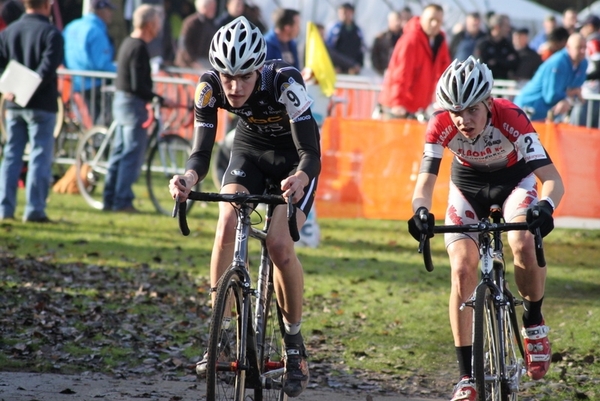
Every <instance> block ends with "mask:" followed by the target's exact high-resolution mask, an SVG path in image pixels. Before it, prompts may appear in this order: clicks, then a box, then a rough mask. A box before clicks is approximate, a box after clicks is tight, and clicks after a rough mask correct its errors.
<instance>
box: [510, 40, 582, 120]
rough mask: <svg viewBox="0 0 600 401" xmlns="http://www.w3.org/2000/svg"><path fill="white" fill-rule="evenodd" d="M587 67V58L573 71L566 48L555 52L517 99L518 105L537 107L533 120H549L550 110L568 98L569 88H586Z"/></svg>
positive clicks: (515, 101)
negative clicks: (583, 86)
mask: <svg viewBox="0 0 600 401" xmlns="http://www.w3.org/2000/svg"><path fill="white" fill-rule="evenodd" d="M587 65H588V62H587V60H585V59H584V60H583V61H582V62H581V63H579V65H578V66H577V68H573V63H572V62H571V59H570V57H569V55H568V53H567V50H566V49H562V50H560V51H558V52H556V53H554V54H553V55H552V56H550V58H548V59H547V60H546V61H544V62H543V63H542V64H541V65H540V67H539V68H538V69H537V71H536V72H535V75H534V76H533V78H532V79H531V81H529V82H528V83H527V84H525V86H524V87H523V89H521V92H520V93H519V94H518V95H517V97H515V100H514V103H515V104H516V105H517V106H519V107H521V108H523V107H531V108H533V109H534V111H535V112H534V114H533V116H532V118H531V119H532V120H533V121H536V120H544V119H546V115H547V113H548V110H550V109H551V108H552V107H554V106H555V105H556V104H557V103H558V102H559V101H561V100H563V99H564V98H566V97H567V90H568V89H573V88H579V87H581V85H583V82H584V81H585V70H586V69H587Z"/></svg>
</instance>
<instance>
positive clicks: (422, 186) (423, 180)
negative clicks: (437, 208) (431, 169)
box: [412, 172, 437, 212]
mask: <svg viewBox="0 0 600 401" xmlns="http://www.w3.org/2000/svg"><path fill="white" fill-rule="evenodd" d="M436 181H437V175H436V174H432V173H424V172H422V173H419V175H418V176H417V183H416V185H415V191H414V193H413V198H412V209H413V212H416V211H417V209H419V208H420V207H426V208H427V210H429V209H431V200H432V198H433V189H434V187H435V182H436Z"/></svg>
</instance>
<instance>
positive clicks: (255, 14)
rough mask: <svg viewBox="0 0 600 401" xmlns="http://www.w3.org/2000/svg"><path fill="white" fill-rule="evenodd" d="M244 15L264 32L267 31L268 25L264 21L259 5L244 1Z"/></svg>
mask: <svg viewBox="0 0 600 401" xmlns="http://www.w3.org/2000/svg"><path fill="white" fill-rule="evenodd" d="M244 4H245V5H244V17H246V19H248V21H250V22H251V23H252V24H254V25H256V27H257V28H258V29H259V30H260V31H261V32H262V33H265V32H267V26H266V25H265V23H264V22H263V18H262V11H261V9H260V7H259V6H257V5H255V4H251V3H244Z"/></svg>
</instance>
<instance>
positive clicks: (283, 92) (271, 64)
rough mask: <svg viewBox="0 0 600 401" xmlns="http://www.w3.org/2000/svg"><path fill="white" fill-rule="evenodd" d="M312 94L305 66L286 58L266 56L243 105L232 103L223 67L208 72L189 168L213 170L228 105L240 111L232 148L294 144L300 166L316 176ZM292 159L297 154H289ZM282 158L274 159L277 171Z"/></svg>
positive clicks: (200, 90)
mask: <svg viewBox="0 0 600 401" xmlns="http://www.w3.org/2000/svg"><path fill="white" fill-rule="evenodd" d="M311 104H312V100H311V99H310V98H309V97H308V95H307V93H306V88H305V86H304V81H303V79H302V76H301V75H300V71H298V70H297V69H296V68H294V67H292V66H290V65H289V64H287V63H285V62H283V61H281V60H270V61H267V62H266V63H265V65H264V67H263V68H262V70H261V71H260V72H259V78H258V80H257V84H256V88H255V90H254V92H253V93H252V94H251V95H250V97H249V98H248V100H247V101H246V103H245V104H244V105H243V106H242V107H240V108H234V107H232V106H231V105H230V104H229V102H228V101H227V98H226V97H225V93H224V90H223V86H222V83H221V79H220V77H219V73H218V72H217V71H216V70H210V71H208V72H206V73H204V74H203V75H202V76H201V77H200V80H199V83H198V86H197V87H196V94H195V105H194V143H193V149H192V154H191V156H190V158H189V160H188V162H187V165H186V169H188V170H194V171H196V173H197V174H198V177H199V179H200V180H201V179H203V178H204V177H205V176H206V174H207V173H208V170H209V164H210V157H211V154H212V149H213V145H214V141H215V136H216V132H217V122H218V121H217V120H218V118H217V111H218V109H219V108H223V109H225V110H227V111H229V112H231V113H233V114H235V115H237V116H239V120H238V124H237V127H236V134H235V140H234V143H233V150H234V152H235V151H236V150H242V151H243V149H248V150H249V152H252V153H254V154H256V152H261V151H264V152H268V151H274V150H278V151H279V150H281V151H286V150H293V149H295V150H296V152H287V154H288V155H291V156H296V157H297V160H295V161H294V162H295V163H296V164H297V170H300V171H303V172H304V173H306V175H308V177H309V180H310V181H313V180H314V179H315V178H316V177H317V176H318V175H319V172H320V170H321V160H320V158H321V150H320V144H319V141H320V138H319V129H318V127H317V124H316V122H315V120H314V118H313V116H312V112H311V110H310V105H311ZM288 161H292V160H288ZM277 168H278V167H277V164H276V163H275V164H273V169H274V171H273V175H279V174H280V171H276V169H277Z"/></svg>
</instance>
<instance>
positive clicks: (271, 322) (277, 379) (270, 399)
mask: <svg viewBox="0 0 600 401" xmlns="http://www.w3.org/2000/svg"><path fill="white" fill-rule="evenodd" d="M270 270H271V275H272V274H273V267H272V266H271V267H270ZM274 295H275V289H274V287H273V282H272V281H271V282H270V283H269V285H268V290H267V295H266V298H265V305H266V307H265V316H264V319H263V327H262V331H261V332H262V333H264V335H263V336H264V338H263V339H262V347H261V348H260V351H259V354H260V355H259V361H260V371H261V372H262V373H263V374H265V373H267V374H269V373H270V375H269V379H268V380H267V382H266V386H265V387H261V388H258V389H255V390H254V401H287V399H288V396H287V394H285V393H284V392H283V373H284V361H283V359H284V345H283V333H285V326H284V325H283V315H282V314H281V309H280V308H279V305H278V304H277V299H276V297H275V296H274Z"/></svg>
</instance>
